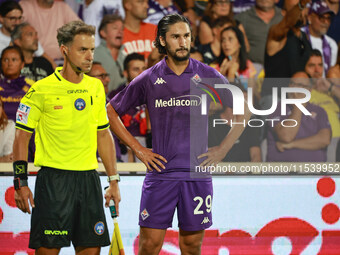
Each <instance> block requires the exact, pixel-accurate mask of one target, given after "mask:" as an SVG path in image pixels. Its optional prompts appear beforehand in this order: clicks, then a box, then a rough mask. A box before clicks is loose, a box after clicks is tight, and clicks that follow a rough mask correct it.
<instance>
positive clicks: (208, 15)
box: [197, 0, 249, 51]
mask: <svg viewBox="0 0 340 255" xmlns="http://www.w3.org/2000/svg"><path fill="white" fill-rule="evenodd" d="M223 16H228V17H229V18H231V19H232V18H233V12H232V5H231V3H230V0H209V2H208V5H207V7H206V9H205V12H204V16H203V17H202V19H201V22H200V24H199V27H198V36H197V40H198V41H197V43H198V45H199V44H207V43H211V42H212V41H213V32H212V24H213V22H214V21H215V20H216V19H217V18H219V17H223ZM237 26H238V28H239V29H240V30H241V31H242V33H243V34H244V38H245V43H246V49H247V51H249V43H248V39H247V37H246V34H245V31H244V28H243V26H242V24H237Z"/></svg>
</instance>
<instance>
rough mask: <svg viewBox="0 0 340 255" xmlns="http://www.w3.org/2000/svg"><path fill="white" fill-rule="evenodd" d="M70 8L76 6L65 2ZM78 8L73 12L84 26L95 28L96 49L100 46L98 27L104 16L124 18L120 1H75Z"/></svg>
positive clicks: (67, 1) (71, 0) (68, 1)
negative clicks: (113, 15) (115, 15)
mask: <svg viewBox="0 0 340 255" xmlns="http://www.w3.org/2000/svg"><path fill="white" fill-rule="evenodd" d="M65 2H66V3H68V4H69V5H70V6H76V4H74V3H71V2H74V1H73V0H66V1H65ZM77 2H78V3H77V5H78V7H77V8H76V10H75V9H73V8H72V9H73V10H74V12H75V13H78V16H79V18H81V19H82V20H83V21H84V22H85V23H86V24H88V25H92V26H95V27H96V29H97V31H96V35H95V38H96V40H95V43H96V47H98V46H99V44H100V36H99V30H98V28H99V26H100V23H101V21H102V19H103V18H104V16H105V15H109V14H117V15H119V16H121V17H124V15H125V12H124V9H123V5H122V1H121V0H119V1H117V0H86V1H83V2H80V3H79V1H77Z"/></svg>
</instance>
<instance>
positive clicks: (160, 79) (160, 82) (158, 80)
mask: <svg viewBox="0 0 340 255" xmlns="http://www.w3.org/2000/svg"><path fill="white" fill-rule="evenodd" d="M163 83H166V81H165V80H163V78H157V80H156V81H155V83H154V85H156V84H163Z"/></svg>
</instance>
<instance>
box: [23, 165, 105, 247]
mask: <svg viewBox="0 0 340 255" xmlns="http://www.w3.org/2000/svg"><path fill="white" fill-rule="evenodd" d="M34 202H35V208H33V211H32V218H31V234H30V241H29V247H30V248H32V249H38V248H39V247H46V248H61V247H67V246H70V242H71V241H72V243H73V246H75V247H79V246H84V247H99V246H107V245H109V244H110V239H109V234H108V229H107V224H106V220H105V214H104V209H103V194H102V189H101V184H100V179H99V175H98V173H97V172H96V171H95V170H91V171H68V170H59V169H54V168H49V167H42V168H41V170H40V171H39V172H38V176H37V180H36V184H35V195H34Z"/></svg>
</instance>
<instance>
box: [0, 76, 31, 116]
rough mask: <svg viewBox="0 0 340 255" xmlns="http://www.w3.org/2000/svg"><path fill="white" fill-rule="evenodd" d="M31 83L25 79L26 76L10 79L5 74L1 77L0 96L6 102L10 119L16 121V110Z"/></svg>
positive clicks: (5, 105)
mask: <svg viewBox="0 0 340 255" xmlns="http://www.w3.org/2000/svg"><path fill="white" fill-rule="evenodd" d="M29 88H30V85H28V84H27V83H26V81H25V77H24V76H20V77H19V78H17V79H14V80H9V79H7V78H5V77H4V76H3V75H1V77H0V96H1V99H2V101H3V102H4V110H5V112H6V114H7V117H8V119H10V120H13V121H16V112H17V110H18V106H19V103H20V100H21V98H23V96H24V95H25V94H26V92H27V91H28V89H29Z"/></svg>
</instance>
